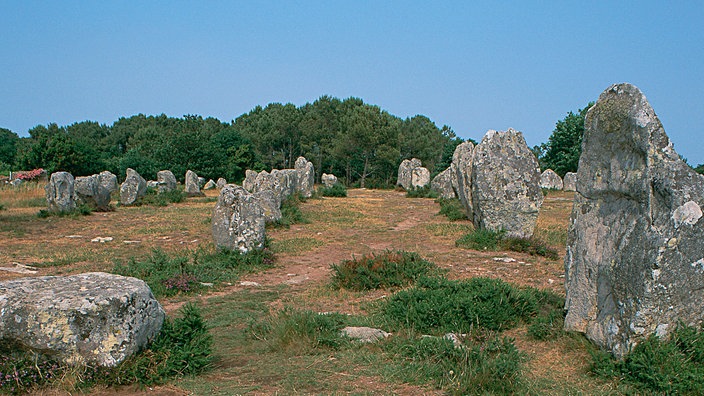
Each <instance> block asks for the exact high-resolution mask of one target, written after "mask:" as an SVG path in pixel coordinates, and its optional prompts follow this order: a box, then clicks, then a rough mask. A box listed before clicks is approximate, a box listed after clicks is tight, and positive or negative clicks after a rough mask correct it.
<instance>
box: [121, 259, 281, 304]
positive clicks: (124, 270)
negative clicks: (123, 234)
mask: <svg viewBox="0 0 704 396" xmlns="http://www.w3.org/2000/svg"><path fill="white" fill-rule="evenodd" d="M273 264H274V257H273V253H271V251H270V250H269V248H268V247H265V248H264V249H262V250H253V251H251V252H249V253H247V254H240V253H239V252H231V251H217V252H214V253H213V252H206V251H205V250H202V249H199V250H196V251H193V252H190V251H187V252H185V253H179V254H174V255H169V254H167V253H166V252H164V251H162V250H160V249H155V250H153V251H152V254H151V255H150V256H148V257H146V258H144V259H134V258H132V259H130V260H129V261H128V262H127V263H126V264H122V263H120V264H117V265H116V266H115V267H114V269H113V272H114V273H116V274H119V275H125V276H133V277H136V278H139V279H143V280H144V281H145V282H147V284H148V285H149V287H151V289H152V292H153V293H154V295H155V296H157V297H168V296H173V295H176V294H178V293H192V292H195V291H200V290H202V289H203V287H204V286H203V285H202V283H223V282H231V281H233V280H236V279H237V278H239V277H240V275H241V274H243V273H246V272H252V271H256V270H259V269H265V268H271V267H272V266H273Z"/></svg>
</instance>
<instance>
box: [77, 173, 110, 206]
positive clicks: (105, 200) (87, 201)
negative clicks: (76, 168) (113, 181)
mask: <svg viewBox="0 0 704 396" xmlns="http://www.w3.org/2000/svg"><path fill="white" fill-rule="evenodd" d="M74 192H75V194H76V201H77V203H78V204H84V205H88V206H89V207H91V208H92V209H93V210H97V211H107V210H109V209H110V191H108V189H107V188H105V187H104V186H103V185H102V184H100V175H92V176H79V177H77V178H76V179H75V185H74Z"/></svg>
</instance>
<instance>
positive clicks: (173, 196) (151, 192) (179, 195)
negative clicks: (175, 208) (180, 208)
mask: <svg viewBox="0 0 704 396" xmlns="http://www.w3.org/2000/svg"><path fill="white" fill-rule="evenodd" d="M185 199H186V193H185V192H184V191H183V190H180V189H174V190H171V191H166V192H163V193H160V192H159V191H158V190H157V189H156V188H147V193H146V194H145V195H144V196H143V197H141V198H140V199H139V200H137V205H149V206H167V205H168V204H170V203H179V202H183V201H184V200H185Z"/></svg>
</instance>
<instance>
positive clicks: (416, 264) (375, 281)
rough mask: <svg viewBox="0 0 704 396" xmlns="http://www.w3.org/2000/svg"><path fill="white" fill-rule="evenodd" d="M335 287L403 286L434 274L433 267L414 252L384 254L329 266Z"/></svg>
mask: <svg viewBox="0 0 704 396" xmlns="http://www.w3.org/2000/svg"><path fill="white" fill-rule="evenodd" d="M331 269H332V284H333V286H334V287H336V288H345V289H350V290H373V289H387V288H398V287H403V286H407V285H409V284H412V283H414V282H416V281H417V280H418V279H420V278H421V277H423V276H427V275H430V274H437V273H438V272H439V270H438V268H437V266H436V265H435V264H434V263H431V262H429V261H427V260H424V259H423V258H422V257H420V255H418V254H417V253H411V252H403V251H385V252H383V253H380V254H371V255H367V256H362V257H360V258H353V259H351V260H344V261H342V262H341V263H340V264H333V265H331Z"/></svg>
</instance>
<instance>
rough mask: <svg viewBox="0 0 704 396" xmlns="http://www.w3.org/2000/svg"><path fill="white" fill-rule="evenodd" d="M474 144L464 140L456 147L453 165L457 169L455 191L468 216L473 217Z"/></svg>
mask: <svg viewBox="0 0 704 396" xmlns="http://www.w3.org/2000/svg"><path fill="white" fill-rule="evenodd" d="M473 153H474V144H472V142H463V143H461V144H459V145H458V146H457V147H456V148H455V152H454V153H453V154H452V165H451V167H452V168H453V169H454V171H455V183H457V186H456V189H455V192H456V193H457V198H459V200H460V202H461V203H462V206H464V208H465V211H466V212H467V217H468V218H470V219H471V218H472V217H473V216H472V155H473Z"/></svg>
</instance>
